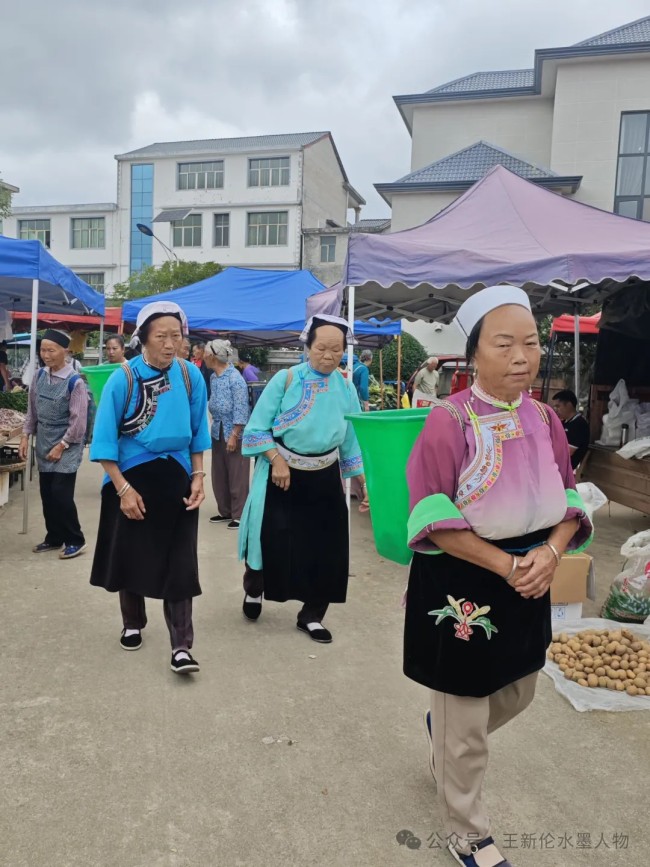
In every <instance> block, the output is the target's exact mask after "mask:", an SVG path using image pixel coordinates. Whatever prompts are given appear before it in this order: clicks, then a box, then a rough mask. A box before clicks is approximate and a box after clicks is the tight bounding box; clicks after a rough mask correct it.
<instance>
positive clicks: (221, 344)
mask: <svg viewBox="0 0 650 867" xmlns="http://www.w3.org/2000/svg"><path fill="white" fill-rule="evenodd" d="M235 352H236V350H235V348H234V346H233V345H232V343H231V342H230V341H229V340H211V341H210V342H209V343H206V344H205V354H206V355H214V357H215V358H217V359H219V361H231V360H232V359H233V357H234V356H235Z"/></svg>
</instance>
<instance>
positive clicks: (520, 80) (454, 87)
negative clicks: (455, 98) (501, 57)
mask: <svg viewBox="0 0 650 867" xmlns="http://www.w3.org/2000/svg"><path fill="white" fill-rule="evenodd" d="M534 79H535V70H534V69H501V70H497V71H495V72H473V73H472V74H471V75H465V76H464V77H463V78H457V79H455V80H454V81H448V82H447V83H446V84H441V85H440V86H439V87H434V88H432V89H431V90H428V91H427V93H473V92H475V91H481V90H510V89H511V88H513V87H532V86H533V84H534Z"/></svg>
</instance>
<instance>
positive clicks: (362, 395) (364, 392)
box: [352, 362, 370, 401]
mask: <svg viewBox="0 0 650 867" xmlns="http://www.w3.org/2000/svg"><path fill="white" fill-rule="evenodd" d="M352 382H353V383H354V384H355V386H356V387H357V393H358V395H359V400H366V401H367V400H370V369H369V368H368V365H367V364H361V362H359V364H357V366H356V367H355V368H354V370H353V372H352Z"/></svg>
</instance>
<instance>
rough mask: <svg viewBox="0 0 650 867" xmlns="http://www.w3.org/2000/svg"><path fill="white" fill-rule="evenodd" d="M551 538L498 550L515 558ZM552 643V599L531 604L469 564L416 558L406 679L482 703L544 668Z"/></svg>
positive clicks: (504, 543)
mask: <svg viewBox="0 0 650 867" xmlns="http://www.w3.org/2000/svg"><path fill="white" fill-rule="evenodd" d="M550 532H551V531H550V530H542V531H539V532H537V533H530V534H528V535H526V536H523V537H520V538H517V539H503V540H501V541H499V542H494V543H493V544H495V545H498V547H499V548H502V549H504V550H507V551H511V552H512V553H515V554H516V553H518V552H523V551H527V550H529V549H530V548H532V547H535V546H537V545H540V544H541V543H542V542H543V541H545V540H546V539H547V538H548V536H549V534H550ZM485 608H487V609H488V610H483V611H482V612H479V611H478V609H485ZM550 641H551V599H550V591H549V592H547V593H546V594H545V595H544V596H543V597H541V598H540V599H524V598H523V597H522V596H521V595H520V594H519V593H517V591H516V590H514V589H513V588H512V587H511V586H510V585H509V584H508V583H507V582H506V581H505V580H504V579H503V578H502V577H501V576H500V575H495V573H494V572H490V571H489V570H487V569H481V568H480V567H478V566H474V565H472V564H471V563H467V562H466V561H465V560H459V559H457V558H456V557H452V556H451V555H449V554H431V555H429V554H419V553H416V554H415V555H414V557H413V562H412V564H411V571H410V575H409V584H408V591H407V598H406V621H405V627H404V674H405V675H406V676H407V677H409V678H411V680H415V681H417V682H418V683H421V684H422V685H423V686H426V687H428V688H429V689H435V690H437V691H439V692H446V693H449V694H451V695H460V696H474V697H483V696H486V695H490V694H491V693H493V692H496V691H497V690H499V689H502V688H503V687H504V686H507V685H508V684H510V683H514V681H516V680H519V679H520V678H522V677H526V675H528V674H532V673H533V672H534V671H539V670H540V669H541V668H543V667H544V663H545V660H546V650H547V648H548V645H549V644H550Z"/></svg>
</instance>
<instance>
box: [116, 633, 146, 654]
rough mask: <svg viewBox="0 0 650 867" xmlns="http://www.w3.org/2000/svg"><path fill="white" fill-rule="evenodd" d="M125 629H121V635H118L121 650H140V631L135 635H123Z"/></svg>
mask: <svg viewBox="0 0 650 867" xmlns="http://www.w3.org/2000/svg"><path fill="white" fill-rule="evenodd" d="M125 632H126V629H123V630H122V636H121V637H120V645H121V647H122V650H140V648H141V647H142V633H141V632H138V634H137V635H125V634H124V633H125Z"/></svg>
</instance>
